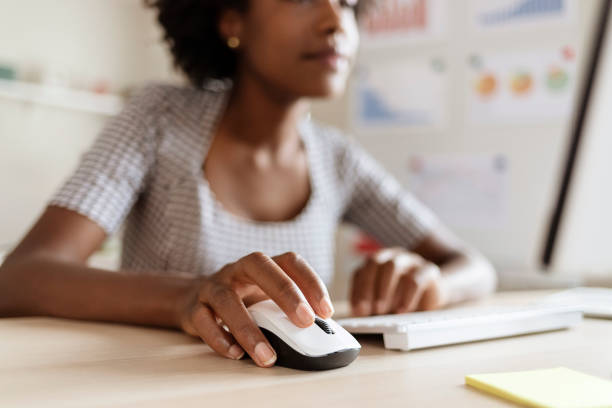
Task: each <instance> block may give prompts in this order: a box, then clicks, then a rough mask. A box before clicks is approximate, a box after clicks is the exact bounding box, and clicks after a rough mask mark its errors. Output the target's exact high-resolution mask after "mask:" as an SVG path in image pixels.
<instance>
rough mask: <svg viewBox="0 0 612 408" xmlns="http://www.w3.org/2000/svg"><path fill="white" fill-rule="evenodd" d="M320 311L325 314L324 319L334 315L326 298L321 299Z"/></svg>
mask: <svg viewBox="0 0 612 408" xmlns="http://www.w3.org/2000/svg"><path fill="white" fill-rule="evenodd" d="M320 306H321V311H322V312H323V313H324V314H325V316H326V317H331V315H333V314H334V306H333V305H332V304H331V302H330V301H329V300H327V298H323V299H321V304H320Z"/></svg>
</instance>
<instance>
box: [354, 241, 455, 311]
mask: <svg viewBox="0 0 612 408" xmlns="http://www.w3.org/2000/svg"><path fill="white" fill-rule="evenodd" d="M443 292H444V291H443V288H442V275H441V273H440V268H439V267H438V266H437V265H436V264H434V263H431V262H429V261H427V260H426V259H424V258H423V257H421V256H420V255H418V254H415V253H413V252H409V251H407V250H405V249H403V248H387V249H382V250H380V251H378V252H376V253H375V254H373V255H371V256H369V257H368V259H367V260H366V261H365V263H364V264H363V265H362V266H361V267H360V268H358V269H357V270H356V271H355V273H354V275H353V282H352V288H351V308H352V313H353V315H355V316H370V315H375V314H389V313H409V312H414V311H417V310H434V309H439V308H440V307H442V306H444V304H445V300H444V294H443Z"/></svg>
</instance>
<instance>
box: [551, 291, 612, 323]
mask: <svg viewBox="0 0 612 408" xmlns="http://www.w3.org/2000/svg"><path fill="white" fill-rule="evenodd" d="M541 303H542V304H547V305H565V306H576V307H578V308H579V309H580V310H582V312H583V313H584V315H585V316H588V317H598V318H604V319H612V289H607V288H574V289H569V290H565V291H563V292H559V293H555V294H553V295H550V296H547V297H546V298H545V299H544V300H543V301H542V302H541Z"/></svg>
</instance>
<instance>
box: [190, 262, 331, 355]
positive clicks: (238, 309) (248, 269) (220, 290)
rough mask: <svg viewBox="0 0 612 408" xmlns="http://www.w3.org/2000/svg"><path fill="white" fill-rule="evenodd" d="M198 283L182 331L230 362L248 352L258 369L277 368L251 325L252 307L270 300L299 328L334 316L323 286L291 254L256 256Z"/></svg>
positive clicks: (268, 348)
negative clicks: (250, 307)
mask: <svg viewBox="0 0 612 408" xmlns="http://www.w3.org/2000/svg"><path fill="white" fill-rule="evenodd" d="M197 282H198V284H197V285H196V286H195V287H194V288H193V289H192V290H190V292H189V293H188V294H187V295H186V296H185V297H184V299H183V300H184V301H183V302H181V311H180V316H179V319H180V326H181V328H182V329H183V330H184V331H185V332H186V333H188V334H191V335H193V336H197V337H200V338H202V340H204V341H205V342H206V344H208V345H209V346H210V347H211V348H212V349H213V350H215V351H216V352H217V353H219V354H221V355H222V356H225V357H227V358H231V359H236V360H237V359H240V358H242V356H243V355H244V352H245V351H246V352H247V353H248V354H249V355H250V356H251V358H252V359H253V360H254V361H255V363H256V364H257V365H259V366H260V367H270V366H272V365H274V363H275V361H276V353H275V351H274V349H273V348H272V347H271V346H270V343H268V341H267V340H266V337H265V336H264V335H263V333H262V332H261V330H260V329H259V328H258V327H257V325H256V324H255V322H254V321H253V320H252V319H251V316H250V315H249V312H248V311H247V307H248V306H249V305H251V304H253V303H255V302H257V301H260V300H264V299H268V298H270V299H272V300H273V301H274V302H275V303H276V304H277V305H278V306H279V307H280V308H281V309H282V310H283V311H284V312H285V314H286V315H287V317H288V318H289V319H290V320H291V321H292V322H293V323H294V324H295V325H296V326H298V327H308V326H310V325H311V324H313V323H314V319H315V314H317V315H318V316H321V317H322V318H329V317H331V316H332V314H333V313H334V311H333V306H332V304H331V301H330V298H329V294H328V292H327V289H326V287H325V284H324V283H323V282H322V281H321V279H320V278H319V276H318V275H317V274H316V272H315V271H314V270H313V269H312V268H311V267H310V266H309V265H308V263H307V262H306V261H305V260H304V259H303V258H302V257H300V256H299V255H297V254H295V253H293V252H288V253H285V254H283V255H279V256H275V257H269V256H267V255H264V254H262V253H260V252H255V253H252V254H250V255H247V256H245V257H243V258H241V259H240V260H238V261H236V262H234V263H231V264H228V265H226V266H224V267H223V268H222V269H221V270H220V271H218V272H217V273H215V274H213V275H211V276H206V277H201V278H199V279H198V281H197ZM224 326H226V327H227V328H228V329H229V332H228V331H227V330H225V329H224Z"/></svg>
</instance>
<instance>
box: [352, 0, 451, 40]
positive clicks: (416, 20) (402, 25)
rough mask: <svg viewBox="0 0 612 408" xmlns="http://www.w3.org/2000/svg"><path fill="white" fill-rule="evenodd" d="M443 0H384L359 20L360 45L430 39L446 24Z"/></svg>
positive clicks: (441, 31)
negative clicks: (361, 41)
mask: <svg viewBox="0 0 612 408" xmlns="http://www.w3.org/2000/svg"><path fill="white" fill-rule="evenodd" d="M447 6H448V3H447V0H385V1H381V2H379V3H378V4H377V6H375V7H374V9H373V10H372V11H371V12H370V13H368V15H367V16H366V17H365V18H364V19H363V20H362V22H361V24H360V29H361V36H362V39H363V45H364V47H366V48H368V47H380V46H387V45H397V44H404V43H413V42H419V41H423V40H430V39H435V38H438V37H440V36H441V35H442V34H444V29H445V27H447V25H448V24H447V21H448V14H447Z"/></svg>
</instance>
